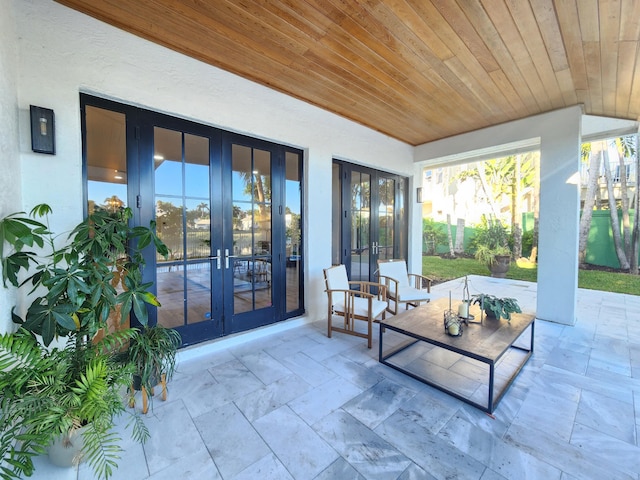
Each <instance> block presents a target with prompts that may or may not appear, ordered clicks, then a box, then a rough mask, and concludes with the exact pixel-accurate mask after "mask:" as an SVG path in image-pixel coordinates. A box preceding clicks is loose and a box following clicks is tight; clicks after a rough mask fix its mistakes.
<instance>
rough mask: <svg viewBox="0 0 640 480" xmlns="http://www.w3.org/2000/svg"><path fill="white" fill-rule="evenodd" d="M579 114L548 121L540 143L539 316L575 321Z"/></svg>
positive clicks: (563, 113)
mask: <svg viewBox="0 0 640 480" xmlns="http://www.w3.org/2000/svg"><path fill="white" fill-rule="evenodd" d="M580 126H581V111H580V109H578V108H574V109H565V110H562V111H559V112H556V114H555V115H553V116H552V117H549V119H548V122H546V125H544V127H543V130H544V132H543V133H542V135H541V144H540V223H539V241H538V247H539V248H538V252H539V254H538V305H537V317H538V318H540V319H543V320H550V321H553V322H557V323H562V324H566V325H573V324H574V323H575V321H576V305H577V304H576V299H577V289H578V234H579V233H578V232H579V223H580V190H579V188H580V174H579V168H580V144H581V131H580Z"/></svg>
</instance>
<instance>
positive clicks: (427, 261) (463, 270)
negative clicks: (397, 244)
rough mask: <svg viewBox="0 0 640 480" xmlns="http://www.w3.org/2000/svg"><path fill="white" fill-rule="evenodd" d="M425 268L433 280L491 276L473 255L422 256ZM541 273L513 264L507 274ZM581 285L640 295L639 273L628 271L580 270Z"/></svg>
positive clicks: (522, 277) (526, 275) (520, 276)
mask: <svg viewBox="0 0 640 480" xmlns="http://www.w3.org/2000/svg"><path fill="white" fill-rule="evenodd" d="M422 272H423V274H424V275H426V276H428V277H430V278H432V279H433V280H434V282H436V283H440V282H446V281H447V280H452V279H454V278H460V277H464V276H465V275H485V276H489V274H490V273H489V270H488V269H487V267H485V266H484V265H482V264H481V263H480V262H478V261H477V260H475V259H473V258H455V259H452V260H449V259H445V258H441V257H436V256H426V257H425V256H423V257H422ZM537 276H538V269H537V268H521V267H518V266H517V265H516V264H515V263H512V264H511V268H509V272H507V278H513V279H514V280H526V281H528V282H535V281H536V280H537ZM578 287H580V288H587V289H590V290H602V291H605V292H615V293H629V294H631V295H640V276H639V275H629V274H627V273H615V272H603V271H600V270H580V271H578Z"/></svg>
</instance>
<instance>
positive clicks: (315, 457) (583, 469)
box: [32, 276, 640, 480]
mask: <svg viewBox="0 0 640 480" xmlns="http://www.w3.org/2000/svg"><path fill="white" fill-rule="evenodd" d="M461 289H462V286H461V282H460V281H459V280H454V281H452V282H448V283H446V284H441V285H437V286H435V287H434V289H433V293H434V296H435V297H441V296H448V295H449V291H453V292H454V293H453V295H454V297H455V296H456V294H455V292H458V291H460V292H461ZM470 290H471V293H474V292H485V293H497V294H500V295H501V296H513V297H515V298H517V299H518V300H519V302H520V304H521V306H522V307H523V309H524V310H529V311H535V302H536V284H533V283H527V282H516V281H512V280H498V279H492V278H488V277H476V276H472V277H470ZM376 331H377V329H376ZM385 343H386V334H385ZM377 353H378V352H377V341H374V347H373V348H372V349H371V350H368V349H367V348H366V341H365V340H364V339H360V338H356V337H352V336H347V335H342V334H339V333H334V335H333V338H331V339H329V338H327V336H326V321H325V320H322V321H317V322H313V323H309V324H305V325H303V326H297V327H294V328H292V329H290V330H287V331H285V332H280V333H278V334H272V335H266V336H264V337H262V338H260V339H258V340H252V341H247V342H245V343H240V344H236V345H234V346H232V347H229V348H225V349H219V351H216V352H215V353H211V354H203V355H200V356H196V357H195V358H191V359H189V360H185V361H182V362H180V364H179V373H178V374H177V375H176V376H175V377H174V379H173V381H172V382H171V383H170V385H169V388H170V390H169V397H168V400H167V401H166V402H162V401H161V400H159V399H156V400H155V402H154V403H153V411H152V412H150V414H148V415H147V418H146V423H147V425H148V427H149V429H150V431H151V434H152V438H151V440H150V441H149V442H148V443H146V444H145V445H144V446H142V445H139V444H136V443H134V442H133V441H131V440H130V439H129V438H128V433H127V432H128V431H124V433H123V438H124V440H123V444H122V445H123V447H124V453H123V455H122V458H121V461H120V467H119V468H118V469H117V470H116V471H115V472H114V475H113V477H112V478H114V479H123V480H137V479H154V480H159V479H167V480H169V479H192V478H193V479H224V480H243V479H250V480H253V479H260V480H269V479H275V480H284V479H295V480H307V479H308V480H312V479H315V480H325V479H326V480H329V479H401V480H409V479H444V478H446V479H482V480H497V479H527V478H529V479H545V480H546V479H561V480H574V479H635V480H638V479H640V443H639V440H638V431H639V430H640V296H632V295H620V294H611V293H606V292H598V291H589V290H580V291H579V294H578V321H577V322H576V324H575V325H574V326H564V325H560V324H556V323H551V322H545V321H537V322H536V330H535V352H534V355H533V356H532V357H531V359H530V360H529V362H528V363H527V365H526V366H525V368H524V369H523V370H522V372H521V373H520V375H519V376H518V377H517V379H516V380H515V382H514V384H513V385H512V386H511V388H510V389H509V391H508V393H507V394H506V396H505V398H504V399H503V400H502V402H501V403H500V404H499V406H498V408H497V409H496V411H495V412H494V416H495V418H491V417H490V416H488V415H487V414H485V413H483V412H481V411H480V410H478V409H475V408H473V407H471V406H469V405H467V404H465V403H463V402H461V401H459V400H457V399H455V398H453V397H450V396H448V395H446V394H444V393H442V392H440V391H438V390H436V389H434V388H432V387H429V386H427V385H425V384H423V383H421V382H418V381H416V380H414V379H412V378H410V377H408V376H405V375H403V374H401V373H399V372H397V371H395V370H393V369H391V368H388V367H386V366H384V365H381V364H380V363H379V362H378V361H377ZM427 353H428V352H427ZM431 357H432V360H430V361H435V362H438V361H449V360H447V358H446V355H435V356H434V355H431ZM433 358H436V360H433ZM438 358H440V359H441V360H438ZM125 422H126V419H122V422H120V423H121V424H122V425H119V428H123V425H124V423H125ZM32 478H35V479H47V480H58V479H59V480H70V479H79V480H85V479H91V478H93V476H92V472H91V470H90V469H89V468H88V467H87V466H86V465H81V466H80V467H79V468H77V469H61V468H57V467H53V466H51V465H50V464H49V463H48V461H47V460H46V459H44V458H38V459H36V473H35V474H34V476H33V477H32Z"/></svg>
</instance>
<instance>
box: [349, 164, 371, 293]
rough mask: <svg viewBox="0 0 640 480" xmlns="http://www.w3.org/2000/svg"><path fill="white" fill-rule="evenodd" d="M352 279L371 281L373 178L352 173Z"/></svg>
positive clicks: (364, 174)
mask: <svg viewBox="0 0 640 480" xmlns="http://www.w3.org/2000/svg"><path fill="white" fill-rule="evenodd" d="M350 192H351V212H350V218H351V265H350V267H351V268H350V272H351V277H350V278H351V279H352V280H369V256H370V254H371V250H370V247H371V238H370V236H371V176H370V175H369V174H367V173H362V172H356V171H354V172H352V173H351V189H350Z"/></svg>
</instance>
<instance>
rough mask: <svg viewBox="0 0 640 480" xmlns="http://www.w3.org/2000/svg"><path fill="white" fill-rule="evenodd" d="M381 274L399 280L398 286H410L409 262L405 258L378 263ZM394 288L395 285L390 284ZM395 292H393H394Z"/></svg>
mask: <svg viewBox="0 0 640 480" xmlns="http://www.w3.org/2000/svg"><path fill="white" fill-rule="evenodd" d="M378 269H379V272H380V275H383V276H385V277H391V278H393V279H394V280H397V281H398V288H399V289H400V288H402V287H409V274H408V273H407V264H406V263H404V261H403V260H398V261H391V262H380V264H379V265H378ZM390 287H391V288H393V285H390ZM392 293H393V292H392Z"/></svg>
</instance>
